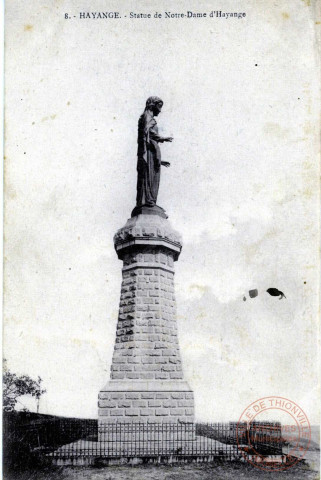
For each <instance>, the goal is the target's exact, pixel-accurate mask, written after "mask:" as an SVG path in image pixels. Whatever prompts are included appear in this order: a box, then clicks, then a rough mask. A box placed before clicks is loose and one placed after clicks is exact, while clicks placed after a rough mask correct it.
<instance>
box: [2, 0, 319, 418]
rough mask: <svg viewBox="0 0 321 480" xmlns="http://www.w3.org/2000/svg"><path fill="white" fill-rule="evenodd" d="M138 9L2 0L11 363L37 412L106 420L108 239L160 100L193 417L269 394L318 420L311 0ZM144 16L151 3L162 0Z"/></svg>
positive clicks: (165, 199)
mask: <svg viewBox="0 0 321 480" xmlns="http://www.w3.org/2000/svg"><path fill="white" fill-rule="evenodd" d="M310 3H311V4H310ZM137 5H138V3H137V2H136V3H135V2H131V1H128V2H113V1H109V2H108V11H119V12H120V14H121V16H122V18H121V19H119V20H116V19H110V20H98V19H97V20H93V19H82V20H81V19H79V12H81V11H88V6H86V4H83V5H80V2H78V1H77V2H76V1H74V0H65V1H64V0H59V1H58V0H57V1H56V0H55V1H54V0H50V1H48V2H46V4H45V5H43V2H40V0H35V1H33V2H30V4H24V5H23V6H22V5H20V6H17V5H16V4H15V5H14V4H12V3H11V4H7V6H6V9H7V11H6V25H7V28H6V51H5V65H6V67H5V68H6V78H5V83H6V86H5V268H4V279H5V287H4V355H5V357H6V358H7V360H8V366H9V368H10V369H12V370H13V371H15V372H17V373H27V374H29V375H31V376H34V377H37V376H38V375H40V376H41V377H42V378H43V385H44V387H45V388H46V389H47V393H46V394H45V395H44V396H43V398H42V399H41V401H40V411H41V412H43V413H51V414H57V415H65V416H80V417H86V418H87V417H88V418H89V417H90V418H94V417H96V416H97V395H98V392H99V390H100V389H101V387H102V386H103V385H104V384H106V382H107V380H108V379H109V371H110V363H111V357H112V351H113V346H114V339H115V330H116V323H117V315H118V306H119V295H120V282H121V262H120V261H119V260H118V259H117V256H116V253H115V251H114V246H113V235H114V234H115V233H116V231H117V230H118V229H119V228H121V227H122V226H123V225H124V224H125V223H126V220H127V219H128V218H129V217H130V212H131V210H132V209H133V207H134V206H135V197H136V191H135V189H136V150H137V121H138V118H139V116H140V114H141V113H142V111H143V110H144V106H145V101H146V99H147V98H148V97H149V96H150V95H157V96H159V97H161V98H162V99H163V101H164V106H163V111H162V113H161V115H160V116H159V117H158V119H157V122H158V126H159V131H160V134H163V135H166V136H173V137H174V141H173V143H167V144H163V145H162V146H161V148H162V156H163V159H164V160H167V161H169V162H171V167H170V168H169V169H163V171H162V176H161V185H160V191H159V197H158V204H159V205H160V206H162V207H163V208H165V210H166V211H167V214H168V216H169V221H170V222H171V224H172V226H173V227H174V228H175V229H176V230H178V231H179V232H180V233H181V234H182V236H183V250H182V253H181V256H180V258H179V260H178V262H177V263H176V264H175V270H176V274H175V288H176V298H177V323H178V331H179V342H180V347H181V354H182V360H183V367H184V372H185V378H186V380H187V381H188V382H189V384H190V386H191V387H192V388H193V390H194V394H195V405H196V407H195V408H196V418H197V419H199V420H207V421H228V420H234V419H237V418H238V417H239V416H240V415H241V413H242V411H243V410H244V408H245V407H246V406H247V405H248V404H250V403H252V402H253V401H255V400H256V399H258V398H261V397H264V396H270V395H278V396H283V397H287V398H289V399H291V400H293V401H294V402H296V403H297V404H299V405H300V406H301V407H302V408H303V409H304V411H305V412H306V414H307V416H308V417H309V419H310V421H311V423H317V422H318V407H317V405H318V404H319V396H318V395H319V392H318V355H319V352H318V345H317V342H318V333H317V330H318V271H319V270H318V269H319V265H318V229H319V218H318V217H319V196H318V194H319V185H318V171H319V165H318V156H317V155H318V153H317V152H318V132H319V129H318V126H319V125H318V119H319V117H318V105H319V101H318V68H317V65H318V63H317V54H316V47H315V45H316V39H315V18H316V17H315V12H314V5H315V3H314V2H303V1H301V0H295V1H291V2H289V1H286V0H277V1H275V2H273V3H271V4H269V8H267V3H266V2H265V1H263V0H259V1H254V0H244V1H242V2H228V1H227V2H220V3H217V4H216V5H215V10H222V11H225V12H226V11H227V12H229V11H232V12H234V11H237V12H245V13H246V16H245V17H243V18H242V19H235V18H229V19H223V18H221V19H215V18H210V17H207V18H202V19H200V18H198V19H188V18H184V19H153V18H152V19H129V18H128V15H129V12H131V11H133V12H138V7H137ZM106 8H107V7H106V2H103V1H98V0H94V1H93V2H91V5H90V11H97V12H98V11H106ZM213 9H214V7H213V4H212V2H211V3H210V2H195V1H191V2H189V3H188V6H187V4H186V3H185V4H184V2H180V1H178V2H175V8H174V7H173V4H172V3H170V2H166V1H164V0H161V1H160V2H159V3H158V4H157V11H159V12H163V13H164V12H165V11H173V12H186V10H192V11H195V12H198V11H204V12H210V11H212V10H213ZM66 12H67V13H68V15H69V16H71V18H70V19H65V13H66ZM139 12H151V13H152V14H154V12H155V4H154V2H152V1H142V2H140V3H139ZM125 15H127V17H126V18H125ZM74 16H75V18H74ZM270 287H275V288H278V289H279V290H281V291H283V292H284V293H285V295H286V299H282V300H279V299H278V298H277V297H272V296H270V295H269V294H268V293H266V290H267V289H268V288H270ZM254 288H256V289H258V293H259V295H258V296H257V297H256V298H252V299H251V298H249V294H248V292H249V290H250V289H254ZM243 297H245V298H246V301H244V300H243ZM22 400H23V402H24V404H25V405H28V406H29V407H30V408H35V405H34V402H32V401H30V400H28V399H22Z"/></svg>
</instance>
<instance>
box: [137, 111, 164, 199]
mask: <svg viewBox="0 0 321 480" xmlns="http://www.w3.org/2000/svg"><path fill="white" fill-rule="evenodd" d="M163 141H164V139H163V138H162V137H160V136H159V135H158V127H157V123H156V120H155V118H154V117H153V115H151V113H149V112H148V111H146V112H144V113H143V115H142V116H141V117H140V119H139V122H138V140H137V142H138V151H137V157H138V158H137V173H138V175H137V198H136V205H137V206H142V205H146V206H149V207H153V206H154V205H156V201H157V194H158V188H159V180H160V172H161V152H160V148H159V145H158V143H159V142H163Z"/></svg>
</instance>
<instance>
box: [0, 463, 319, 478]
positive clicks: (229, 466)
mask: <svg viewBox="0 0 321 480" xmlns="http://www.w3.org/2000/svg"><path fill="white" fill-rule="evenodd" d="M3 478H4V480H194V479H198V480H212V479H213V480H223V479H224V480H239V479H260V480H266V479H269V480H271V479H277V480H286V479H291V480H305V479H310V480H317V479H319V478H320V477H319V474H318V472H316V471H313V470H311V469H310V468H309V467H308V466H304V465H299V466H294V467H292V468H290V469H289V470H286V471H283V472H263V471H261V470H259V469H257V468H254V467H252V466H250V465H248V464H243V463H224V464H221V465H194V464H189V465H182V466H178V465H176V466H163V465H157V466H154V465H151V466H146V467H143V466H136V467H104V468H91V467H84V468H81V467H55V468H52V467H51V468H50V469H47V470H43V471H42V472H40V471H34V472H26V471H25V472H21V473H14V474H10V475H7V476H6V475H4V477H3Z"/></svg>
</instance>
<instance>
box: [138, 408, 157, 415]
mask: <svg viewBox="0 0 321 480" xmlns="http://www.w3.org/2000/svg"><path fill="white" fill-rule="evenodd" d="M139 413H140V415H143V416H151V415H153V414H154V410H153V409H152V408H141V409H140V412H139Z"/></svg>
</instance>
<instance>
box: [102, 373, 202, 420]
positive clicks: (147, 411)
mask: <svg viewBox="0 0 321 480" xmlns="http://www.w3.org/2000/svg"><path fill="white" fill-rule="evenodd" d="M98 406H99V425H104V424H108V423H116V422H117V423H129V422H131V423H136V422H138V423H177V422H182V423H190V422H194V395H193V392H192V390H191V388H190V387H189V385H188V383H187V382H185V381H175V382H170V381H164V382H161V381H150V382H142V381H136V382H128V381H124V382H121V381H113V380H111V381H109V382H108V384H107V385H106V387H104V388H103V389H102V390H101V391H100V393H99V401H98Z"/></svg>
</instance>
